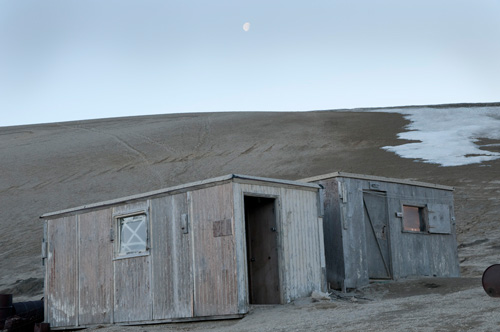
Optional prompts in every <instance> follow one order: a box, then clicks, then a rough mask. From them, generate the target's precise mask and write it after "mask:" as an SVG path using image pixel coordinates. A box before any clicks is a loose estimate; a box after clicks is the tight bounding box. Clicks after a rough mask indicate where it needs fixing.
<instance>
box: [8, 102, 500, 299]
mask: <svg viewBox="0 0 500 332" xmlns="http://www.w3.org/2000/svg"><path fill="white" fill-rule="evenodd" d="M450 107H452V106H450ZM382 111H383V110H381V112H380V113H376V112H375V113H373V112H340V111H323V112H300V113H200V114H183V115H161V116H146V117H129V118H117V119H103V120H92V121H81V122H67V123H54V124H42V125H31V126H16V127H3V128H0V155H1V162H0V174H1V176H0V209H1V212H2V217H1V218H0V227H1V230H2V231H1V232H0V248H1V252H0V271H1V273H0V291H2V290H4V291H11V292H14V293H15V296H16V298H17V299H27V298H36V297H38V296H40V294H41V280H42V278H43V274H42V267H41V260H40V241H41V237H42V224H41V222H40V221H39V219H38V216H40V215H41V214H43V213H46V212H51V211H56V210H60V209H65V208H70V207H74V206H79V205H83V204H86V203H92V202H99V201H102V200H107V199H112V198H117V197H122V196H126V195H131V194H135V193H140V192H145V191H150V190H154V189H159V188H163V187H168V186H172V185H176V184H181V183H187V182H191V181H195V180H201V179H205V178H210V177H214V176H219V175H224V174H228V173H241V174H248V175H257V176H265V177H276V178H283V179H298V178H303V177H308V176H313V175H319V174H323V173H329V172H332V171H346V172H353V173H364V174H374V175H380V176H390V177H398V178H411V179H416V180H421V181H426V182H433V183H440V184H445V185H451V186H454V187H456V192H455V199H456V202H455V205H456V215H457V226H458V232H459V235H458V240H459V244H460V248H459V249H460V257H461V261H462V263H461V267H462V273H463V275H464V276H476V277H477V276H480V275H481V273H482V271H483V270H484V269H485V268H486V267H487V266H489V265H490V264H493V263H500V257H499V255H498V249H499V248H500V227H499V226H498V222H499V217H498V211H500V162H499V161H493V162H488V163H483V164H481V165H479V164H476V165H469V166H459V167H439V166H437V165H431V164H424V163H420V162H415V161H412V160H409V159H402V158H399V157H398V156H396V155H395V154H393V153H391V152H387V151H384V150H382V149H380V147H382V146H386V145H396V144H402V143H404V142H403V141H401V140H398V139H397V138H396V134H397V133H398V132H400V131H402V128H403V127H404V126H405V125H406V124H407V121H406V120H405V119H404V118H403V117H402V116H401V115H399V114H388V113H383V112H382ZM19 296H21V297H19Z"/></svg>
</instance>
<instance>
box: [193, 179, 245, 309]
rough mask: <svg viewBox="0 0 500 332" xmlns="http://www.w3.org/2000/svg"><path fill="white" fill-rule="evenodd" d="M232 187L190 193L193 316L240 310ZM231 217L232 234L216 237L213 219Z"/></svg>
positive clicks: (229, 185)
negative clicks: (192, 251)
mask: <svg viewBox="0 0 500 332" xmlns="http://www.w3.org/2000/svg"><path fill="white" fill-rule="evenodd" d="M232 189H233V187H232V184H231V183H227V184H224V185H219V186H215V187H210V188H206V189H200V190H195V191H193V192H191V213H190V215H191V225H192V236H193V238H192V241H193V250H194V254H193V256H194V257H193V258H194V262H193V263H194V267H193V273H194V284H195V286H194V287H195V290H194V297H195V299H194V315H195V316H197V317H201V316H212V315H227V314H237V313H238V297H237V289H238V285H237V277H236V274H237V272H236V248H235V239H234V217H233V203H232V198H233V190H232ZM221 220H230V222H231V226H232V230H233V234H231V235H226V236H214V222H216V221H221Z"/></svg>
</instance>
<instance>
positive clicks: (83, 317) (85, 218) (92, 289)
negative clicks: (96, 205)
mask: <svg viewBox="0 0 500 332" xmlns="http://www.w3.org/2000/svg"><path fill="white" fill-rule="evenodd" d="M112 227H113V218H112V216H111V209H105V210H100V211H94V212H90V213H85V214H82V215H80V216H79V233H80V239H79V257H80V258H79V288H80V289H79V294H80V301H79V325H82V324H83V325H88V324H101V323H110V322H111V319H112V313H113V242H111V239H110V229H111V228H112Z"/></svg>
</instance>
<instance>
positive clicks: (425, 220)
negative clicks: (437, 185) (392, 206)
mask: <svg viewBox="0 0 500 332" xmlns="http://www.w3.org/2000/svg"><path fill="white" fill-rule="evenodd" d="M405 206H407V207H413V208H418V210H419V215H421V216H422V219H423V223H424V226H425V229H424V230H423V231H412V230H407V229H405ZM401 213H402V217H401V232H402V233H410V234H429V211H428V208H427V204H415V203H412V202H403V203H401Z"/></svg>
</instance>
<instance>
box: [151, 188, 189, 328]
mask: <svg viewBox="0 0 500 332" xmlns="http://www.w3.org/2000/svg"><path fill="white" fill-rule="evenodd" d="M183 215H184V220H186V218H189V217H188V216H187V215H188V202H187V193H182V194H178V195H172V196H165V197H161V198H156V199H153V200H151V230H152V242H151V258H152V271H153V280H152V287H153V288H152V289H153V292H152V295H153V319H168V318H182V317H193V291H194V289H193V288H194V284H193V274H192V261H193V256H192V255H193V253H192V243H191V233H190V232H191V230H190V229H189V226H188V227H187V229H182V227H185V226H186V225H184V224H183Z"/></svg>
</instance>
